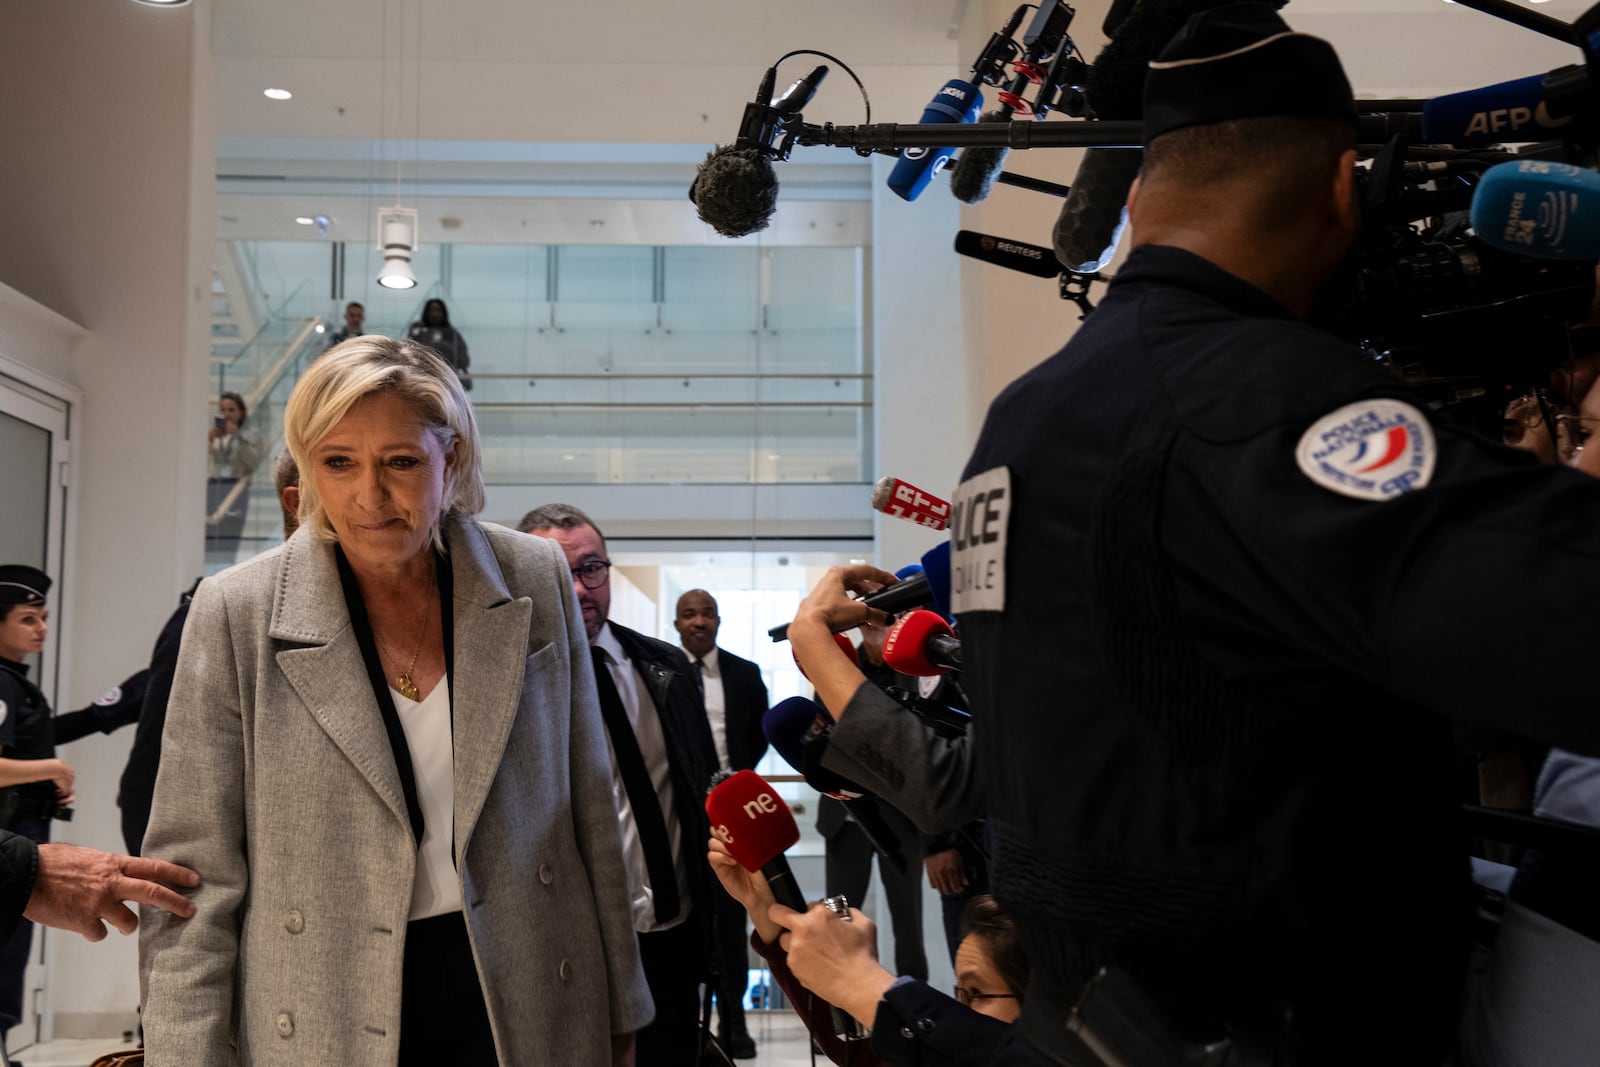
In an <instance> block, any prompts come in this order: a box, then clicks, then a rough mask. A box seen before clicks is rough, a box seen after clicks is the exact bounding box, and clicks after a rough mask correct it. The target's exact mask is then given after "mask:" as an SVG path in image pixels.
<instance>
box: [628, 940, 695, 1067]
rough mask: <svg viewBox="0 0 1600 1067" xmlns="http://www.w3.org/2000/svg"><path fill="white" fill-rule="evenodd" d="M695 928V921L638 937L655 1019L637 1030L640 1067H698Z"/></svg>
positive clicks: (636, 1059) (641, 960) (637, 1055)
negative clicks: (654, 1003)
mask: <svg viewBox="0 0 1600 1067" xmlns="http://www.w3.org/2000/svg"><path fill="white" fill-rule="evenodd" d="M697 928H698V924H697V923H696V922H695V920H694V918H693V917H692V916H691V917H690V918H689V919H688V920H686V921H684V922H681V923H679V924H678V925H677V926H674V927H673V928H672V929H670V930H662V931H660V932H659V933H653V934H640V935H639V960H640V962H641V963H642V964H643V965H644V980H645V982H646V983H647V984H648V985H649V986H650V997H651V999H653V1000H654V1001H655V1002H656V1017H655V1020H654V1021H653V1022H651V1024H650V1025H649V1026H647V1027H645V1028H644V1029H643V1030H640V1031H639V1037H638V1052H637V1054H636V1056H635V1062H636V1063H637V1067H695V1064H696V1062H697V1061H698V1059H699V1057H700V968H699V966H698V961H699V959H700V955H701V952H702V949H701V946H700V945H699V944H698V943H697V942H698V937H697V936H696V930H697Z"/></svg>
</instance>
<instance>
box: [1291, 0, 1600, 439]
mask: <svg viewBox="0 0 1600 1067" xmlns="http://www.w3.org/2000/svg"><path fill="white" fill-rule="evenodd" d="M1463 6H1468V7H1471V8H1474V9H1476V10H1479V11H1482V12H1484V13H1487V14H1491V15H1495V16H1497V17H1500V18H1503V19H1506V20H1508V21H1512V22H1515V23H1517V24H1518V25H1521V26H1523V27H1525V28H1528V29H1532V30H1534V31H1536V32H1540V33H1544V34H1546V35H1548V36H1552V37H1555V38H1557V39H1561V40H1567V41H1571V42H1572V43H1575V44H1577V45H1578V46H1579V47H1580V48H1581V49H1582V52H1583V62H1582V63H1581V64H1575V65H1572V66H1567V67H1562V68H1558V69H1557V70H1553V71H1550V72H1549V73H1548V74H1545V75H1543V76H1535V77H1533V78H1528V79H1522V80H1521V81H1519V82H1508V83H1504V84H1503V85H1502V86H1495V87H1490V89H1485V90H1477V91H1473V92H1470V93H1459V94H1453V97H1452V98H1440V99H1439V100H1435V101H1429V102H1428V104H1427V107H1426V108H1425V110H1424V121H1423V123H1422V133H1423V136H1429V135H1432V134H1433V133H1434V132H1435V131H1431V130H1430V126H1433V127H1441V126H1444V127H1449V128H1452V129H1454V130H1457V131H1459V136H1460V139H1461V141H1463V142H1467V141H1471V142H1478V141H1482V140H1487V139H1488V138H1489V137H1490V136H1492V135H1494V134H1496V133H1507V134H1511V135H1513V136H1520V134H1519V133H1518V132H1517V131H1519V130H1521V129H1530V130H1538V131H1541V132H1546V133H1554V132H1556V131H1559V133H1560V136H1559V138H1557V139H1554V140H1547V141H1542V142H1538V143H1531V144H1527V145H1525V146H1524V147H1523V148H1522V150H1520V151H1518V152H1516V153H1511V152H1508V151H1506V150H1505V149H1504V148H1502V147H1501V146H1499V145H1485V146H1481V147H1472V146H1470V145H1425V146H1418V145H1414V144H1412V143H1411V138H1410V137H1409V136H1408V135H1407V134H1406V133H1405V132H1401V133H1397V134H1396V135H1395V136H1393V137H1391V138H1390V139H1389V141H1388V142H1387V143H1386V144H1385V145H1384V146H1383V147H1382V148H1381V150H1379V151H1377V152H1376V153H1374V154H1372V155H1371V156H1370V166H1369V167H1367V168H1366V169H1364V170H1363V171H1361V173H1360V179H1361V196H1362V202H1361V212H1362V220H1363V228H1362V234H1361V237H1360V240H1359V244H1358V247H1357V249H1356V252H1355V255H1354V257H1353V259H1352V262H1351V267H1350V270H1349V271H1348V273H1347V275H1346V277H1345V279H1344V284H1343V286H1342V287H1341V286H1335V289H1334V292H1335V294H1336V295H1334V296H1333V297H1332V298H1331V299H1330V302H1329V306H1327V307H1325V308H1324V309H1323V312H1324V313H1323V314H1322V315H1321V316H1319V318H1320V320H1321V324H1322V325H1324V326H1327V327H1328V328H1329V329H1331V330H1332V331H1333V332H1334V333H1336V334H1339V335H1340V336H1342V337H1345V338H1346V339H1348V340H1350V341H1351V342H1352V343H1354V344H1357V345H1359V346H1360V347H1361V348H1363V349H1364V350H1365V351H1367V352H1368V353H1369V354H1371V355H1372V357H1373V358H1374V359H1378V360H1380V361H1382V362H1383V363H1385V364H1387V365H1388V366H1389V367H1390V368H1392V369H1393V370H1394V371H1395V373H1396V374H1397V375H1399V376H1400V377H1401V378H1402V379H1404V380H1405V381H1407V382H1408V383H1410V384H1411V385H1413V386H1414V387H1416V388H1418V389H1419V390H1420V391H1421V392H1422V393H1423V395H1424V396H1425V397H1427V398H1428V399H1429V400H1430V402H1431V403H1432V404H1433V406H1434V407H1435V409H1436V411H1437V412H1438V413H1439V414H1440V415H1442V416H1443V417H1446V418H1449V419H1450V420H1451V421H1454V422H1456V423H1458V424H1462V425H1467V426H1471V427H1473V428H1476V429H1478V430H1480V431H1482V432H1485V433H1489V434H1491V435H1492V436H1496V437H1498V436H1499V425H1500V420H1501V418H1502V413H1503V412H1504V411H1505V407H1506V404H1507V402H1508V401H1510V400H1511V399H1513V398H1514V397H1516V396H1518V395H1521V394H1523V393H1526V392H1529V391H1531V390H1535V389H1538V388H1539V387H1541V386H1543V385H1545V384H1546V383H1547V382H1548V381H1549V379H1550V372H1551V371H1552V370H1554V369H1556V368H1557V367H1559V366H1561V365H1562V364H1563V363H1565V362H1567V361H1568V360H1569V359H1571V358H1573V357H1575V356H1582V355H1587V354H1590V353H1593V352H1596V351H1600V330H1596V329H1595V328H1594V327H1592V326H1587V325H1584V324H1585V323H1586V322H1587V320H1588V319H1589V318H1590V315H1591V312H1592V309H1593V307H1594V300H1595V263H1594V261H1593V260H1591V259H1561V258H1541V257H1539V256H1538V255H1537V253H1535V252H1533V251H1532V250H1530V252H1529V253H1527V254H1524V253H1522V252H1518V251H1513V250H1510V249H1508V248H1506V247H1505V242H1496V241H1495V240H1494V239H1493V238H1494V237H1496V236H1497V235H1495V234H1492V233H1478V232H1474V231H1473V229H1472V226H1471V222H1470V220H1469V217H1468V213H1469V210H1470V209H1472V208H1473V207H1474V196H1475V193H1477V192H1478V189H1479V185H1480V183H1481V182H1482V181H1483V178H1484V174H1485V172H1486V171H1488V170H1489V169H1490V168H1492V167H1495V166H1496V165H1498V164H1504V163H1507V162H1509V161H1517V160H1522V161H1526V160H1554V161H1563V162H1568V163H1573V164H1577V165H1579V166H1583V167H1593V166H1594V164H1595V161H1596V160H1595V152H1596V149H1597V148H1600V90H1597V86H1600V76H1597V73H1596V72H1600V4H1596V5H1595V6H1594V7H1592V8H1590V9H1589V10H1588V11H1587V12H1585V13H1584V14H1583V15H1582V16H1580V17H1579V18H1578V19H1577V20H1575V21H1574V22H1573V23H1572V24H1571V25H1570V26H1568V25H1567V24H1565V23H1562V22H1560V21H1558V20H1554V19H1547V18H1545V17H1543V16H1535V13H1533V12H1529V11H1528V10H1527V9H1525V8H1518V7H1515V6H1514V5H1510V4H1506V3H1504V2H1503V0H1463ZM1494 90H1502V93H1501V95H1503V96H1506V97H1508V98H1509V95H1510V93H1511V91H1513V90H1515V91H1516V92H1517V93H1518V94H1519V98H1520V94H1527V104H1526V105H1520V104H1517V103H1510V104H1508V105H1507V106H1503V107H1502V106H1495V105H1496V100H1495V96H1496V93H1495V92H1494ZM1436 105H1443V106H1436ZM1449 105H1453V110H1452V108H1451V107H1450V106H1449ZM1434 111H1438V112H1440V113H1442V114H1448V115H1449V117H1450V118H1451V119H1453V120H1454V121H1453V123H1445V122H1438V121H1430V120H1432V119H1434V118H1435V116H1434V115H1432V114H1430V112H1434ZM1530 210H1536V211H1538V212H1540V213H1543V214H1544V219H1543V221H1546V222H1548V221H1549V218H1548V215H1549V213H1550V212H1551V211H1552V210H1556V208H1555V205H1553V204H1548V203H1540V204H1537V205H1530ZM1564 221H1565V220H1564ZM1534 222H1535V220H1533V219H1530V220H1529V224H1530V225H1532V224H1534ZM1341 289H1342V291H1340V290H1341Z"/></svg>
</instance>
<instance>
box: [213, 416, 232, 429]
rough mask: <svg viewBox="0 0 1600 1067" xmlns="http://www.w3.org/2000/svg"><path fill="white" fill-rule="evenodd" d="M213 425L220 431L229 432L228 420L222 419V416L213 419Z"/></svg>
mask: <svg viewBox="0 0 1600 1067" xmlns="http://www.w3.org/2000/svg"><path fill="white" fill-rule="evenodd" d="M211 423H212V425H214V426H215V427H216V428H217V429H219V430H222V431H223V432H227V429H228V420H227V419H225V418H223V417H222V416H221V415H218V416H217V417H216V418H214V419H212V420H211Z"/></svg>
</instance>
